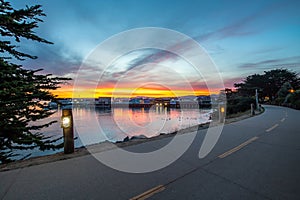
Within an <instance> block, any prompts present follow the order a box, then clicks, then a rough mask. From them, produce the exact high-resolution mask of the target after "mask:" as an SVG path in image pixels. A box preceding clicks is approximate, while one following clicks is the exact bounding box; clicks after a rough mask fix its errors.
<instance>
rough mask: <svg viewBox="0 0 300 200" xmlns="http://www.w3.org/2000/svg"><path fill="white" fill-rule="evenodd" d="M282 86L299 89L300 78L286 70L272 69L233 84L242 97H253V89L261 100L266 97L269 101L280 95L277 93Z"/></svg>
mask: <svg viewBox="0 0 300 200" xmlns="http://www.w3.org/2000/svg"><path fill="white" fill-rule="evenodd" d="M284 84H289V85H290V87H291V88H293V89H299V88H300V78H299V77H298V74H297V73H295V72H292V71H289V70H287V69H274V70H270V71H265V72H264V74H262V75H260V74H254V75H250V76H248V77H247V78H246V79H245V80H244V81H243V82H242V83H235V84H234V87H235V88H237V91H238V93H239V94H240V95H242V96H254V95H255V89H258V91H259V93H260V94H259V96H260V98H261V99H263V98H265V97H268V98H269V99H270V101H271V102H272V101H274V100H275V99H276V98H278V95H282V94H283V93H282V92H284V91H283V90H282V91H281V92H280V93H279V91H280V89H281V88H282V87H283V85H284Z"/></svg>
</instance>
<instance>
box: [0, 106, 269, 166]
mask: <svg viewBox="0 0 300 200" xmlns="http://www.w3.org/2000/svg"><path fill="white" fill-rule="evenodd" d="M264 110H265V109H264V108H263V109H262V111H260V112H258V111H257V112H256V113H255V115H253V116H252V115H251V114H250V111H245V112H242V113H237V114H234V115H230V116H227V117H228V118H226V119H225V123H224V124H230V123H233V122H236V121H240V120H244V119H247V118H250V117H255V116H257V115H260V114H262V113H264ZM211 123H213V124H212V126H216V125H218V124H219V123H216V122H213V121H212V122H208V123H205V124H199V125H195V126H192V127H188V128H185V129H181V130H179V131H175V132H172V133H168V134H163V133H161V134H159V135H157V136H155V137H151V138H146V137H142V136H141V137H135V138H131V139H128V140H126V141H123V142H116V143H112V142H108V141H105V142H101V143H97V144H92V145H88V146H87V147H79V148H75V151H74V153H72V154H64V153H63V152H59V153H55V154H51V155H46V156H38V157H33V158H29V159H26V160H18V161H14V162H11V163H7V164H0V172H2V171H9V170H14V169H19V168H25V167H30V166H34V165H41V164H44V163H49V162H57V161H61V160H66V159H71V158H76V157H81V156H85V155H89V154H91V153H98V152H103V151H109V150H112V149H115V148H123V147H128V146H133V145H137V144H141V143H145V142H150V141H155V140H160V139H163V138H168V137H174V136H175V135H177V134H179V135H182V134H186V133H190V132H194V131H198V130H203V129H207V128H208V127H209V126H210V124H211Z"/></svg>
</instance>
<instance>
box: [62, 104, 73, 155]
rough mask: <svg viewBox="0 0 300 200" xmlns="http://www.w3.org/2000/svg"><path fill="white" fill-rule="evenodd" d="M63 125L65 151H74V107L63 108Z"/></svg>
mask: <svg viewBox="0 0 300 200" xmlns="http://www.w3.org/2000/svg"><path fill="white" fill-rule="evenodd" d="M61 121H62V124H61V127H62V128H63V134H64V153H65V154H69V153H73V152H74V132H73V115H72V109H65V110H62V117H61Z"/></svg>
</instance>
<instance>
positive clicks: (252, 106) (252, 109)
mask: <svg viewBox="0 0 300 200" xmlns="http://www.w3.org/2000/svg"><path fill="white" fill-rule="evenodd" d="M251 115H255V112H254V104H253V103H251Z"/></svg>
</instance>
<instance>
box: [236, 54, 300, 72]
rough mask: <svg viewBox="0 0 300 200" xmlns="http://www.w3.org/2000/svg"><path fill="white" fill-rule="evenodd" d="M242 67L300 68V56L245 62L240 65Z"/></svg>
mask: <svg viewBox="0 0 300 200" xmlns="http://www.w3.org/2000/svg"><path fill="white" fill-rule="evenodd" d="M238 67H239V68H241V69H270V68H278V67H280V68H295V69H296V68H300V56H293V57H287V58H278V59H269V60H262V61H258V62H249V63H243V64H240V65H239V66H238Z"/></svg>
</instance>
